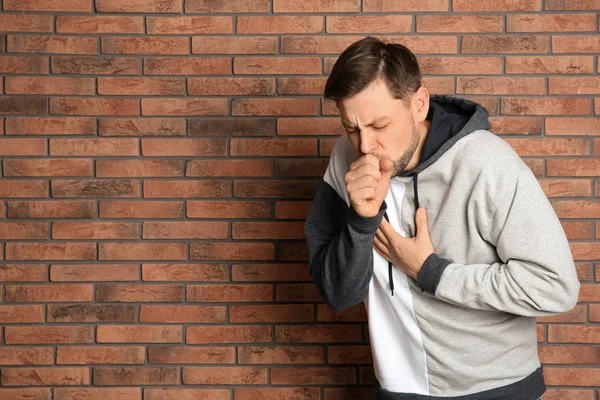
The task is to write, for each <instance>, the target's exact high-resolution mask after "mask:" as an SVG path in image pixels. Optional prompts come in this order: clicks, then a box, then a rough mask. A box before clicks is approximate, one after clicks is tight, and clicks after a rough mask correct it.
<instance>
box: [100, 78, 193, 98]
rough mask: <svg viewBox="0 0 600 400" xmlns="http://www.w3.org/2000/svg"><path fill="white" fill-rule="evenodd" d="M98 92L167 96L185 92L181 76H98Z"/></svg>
mask: <svg viewBox="0 0 600 400" xmlns="http://www.w3.org/2000/svg"><path fill="white" fill-rule="evenodd" d="M98 94H101V95H127V96H132V95H135V96H167V95H183V94H185V79H182V78H98Z"/></svg>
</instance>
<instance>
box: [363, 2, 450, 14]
mask: <svg viewBox="0 0 600 400" xmlns="http://www.w3.org/2000/svg"><path fill="white" fill-rule="evenodd" d="M363 11H365V12H387V11H392V12H395V11H397V12H412V11H417V12H418V11H448V0H429V1H418V0H404V1H402V2H401V3H399V2H397V1H395V0H364V4H363Z"/></svg>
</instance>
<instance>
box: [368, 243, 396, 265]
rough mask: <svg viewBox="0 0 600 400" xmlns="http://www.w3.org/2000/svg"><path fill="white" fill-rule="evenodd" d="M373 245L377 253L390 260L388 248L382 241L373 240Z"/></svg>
mask: <svg viewBox="0 0 600 400" xmlns="http://www.w3.org/2000/svg"><path fill="white" fill-rule="evenodd" d="M373 247H375V251H377V253H379V255H381V256H382V257H383V258H385V259H386V260H388V261H389V262H391V261H392V259H391V258H390V253H389V251H388V249H387V248H386V247H385V246H384V245H383V243H381V242H380V241H379V239H374V240H373Z"/></svg>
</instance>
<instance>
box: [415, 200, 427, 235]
mask: <svg viewBox="0 0 600 400" xmlns="http://www.w3.org/2000/svg"><path fill="white" fill-rule="evenodd" d="M415 219H416V223H417V237H420V236H424V237H427V238H429V227H428V226H427V211H426V210H425V209H424V208H423V207H420V208H419V209H418V210H417V215H416V218H415Z"/></svg>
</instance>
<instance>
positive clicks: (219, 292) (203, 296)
mask: <svg viewBox="0 0 600 400" xmlns="http://www.w3.org/2000/svg"><path fill="white" fill-rule="evenodd" d="M187 301H188V302H202V303H204V302H207V303H208V302H223V303H225V302H226V303H234V302H264V301H267V302H269V301H273V285H213V284H211V285H189V286H188V287H187Z"/></svg>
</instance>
